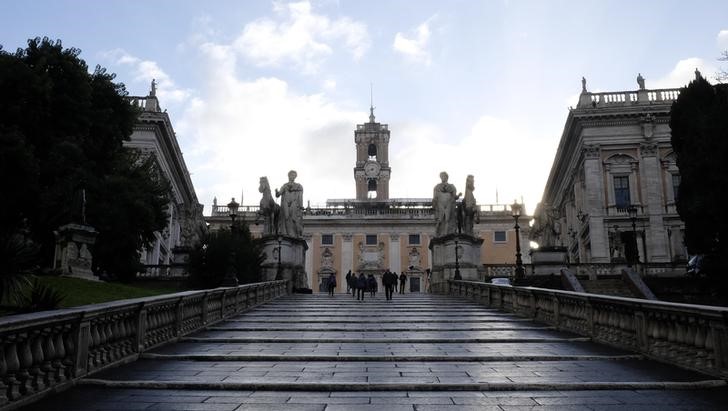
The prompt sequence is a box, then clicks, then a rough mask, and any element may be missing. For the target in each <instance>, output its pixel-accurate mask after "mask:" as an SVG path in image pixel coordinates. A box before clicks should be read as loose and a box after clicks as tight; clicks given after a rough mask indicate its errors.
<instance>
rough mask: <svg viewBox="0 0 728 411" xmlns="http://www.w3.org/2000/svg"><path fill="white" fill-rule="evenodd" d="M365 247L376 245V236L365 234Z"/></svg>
mask: <svg viewBox="0 0 728 411" xmlns="http://www.w3.org/2000/svg"><path fill="white" fill-rule="evenodd" d="M367 245H377V235H376V234H367Z"/></svg>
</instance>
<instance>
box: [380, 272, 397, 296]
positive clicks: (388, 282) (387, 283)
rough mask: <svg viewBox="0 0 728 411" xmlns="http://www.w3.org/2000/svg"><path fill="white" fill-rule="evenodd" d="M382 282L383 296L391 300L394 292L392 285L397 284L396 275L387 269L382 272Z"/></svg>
mask: <svg viewBox="0 0 728 411" xmlns="http://www.w3.org/2000/svg"><path fill="white" fill-rule="evenodd" d="M382 284H383V285H384V296H385V297H386V298H387V300H391V299H392V294H394V286H395V284H397V276H396V275H394V273H392V272H391V271H389V269H387V271H385V272H384V274H382Z"/></svg>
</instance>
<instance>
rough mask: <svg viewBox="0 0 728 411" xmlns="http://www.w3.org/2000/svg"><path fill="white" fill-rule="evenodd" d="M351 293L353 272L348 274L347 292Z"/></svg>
mask: <svg viewBox="0 0 728 411" xmlns="http://www.w3.org/2000/svg"><path fill="white" fill-rule="evenodd" d="M349 291H351V270H349V272H348V273H346V292H347V293H348V292H349Z"/></svg>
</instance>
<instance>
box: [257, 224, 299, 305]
mask: <svg viewBox="0 0 728 411" xmlns="http://www.w3.org/2000/svg"><path fill="white" fill-rule="evenodd" d="M256 241H257V242H258V243H259V244H260V245H261V249H262V252H263V256H264V260H263V263H262V264H261V266H260V269H261V278H260V281H273V280H289V283H288V292H289V293H291V292H293V289H294V288H296V289H299V288H308V275H307V274H306V268H305V267H306V250H308V245H307V244H306V240H304V239H302V238H293V237H287V236H275V235H266V236H263V237H262V238H260V239H258V240H256Z"/></svg>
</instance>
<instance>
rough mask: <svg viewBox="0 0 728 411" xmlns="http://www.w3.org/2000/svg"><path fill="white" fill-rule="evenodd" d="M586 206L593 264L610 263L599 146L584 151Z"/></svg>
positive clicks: (588, 147)
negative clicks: (605, 227)
mask: <svg viewBox="0 0 728 411" xmlns="http://www.w3.org/2000/svg"><path fill="white" fill-rule="evenodd" d="M583 153H584V179H585V181H584V187H585V190H584V205H585V208H586V212H587V213H588V214H589V233H590V235H589V237H590V241H591V262H593V263H606V262H609V240H608V239H607V232H606V230H605V229H604V218H603V216H604V215H605V214H606V208H605V206H606V204H605V202H604V172H603V170H602V165H601V150H600V148H599V146H598V145H594V146H585V147H584V150H583Z"/></svg>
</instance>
